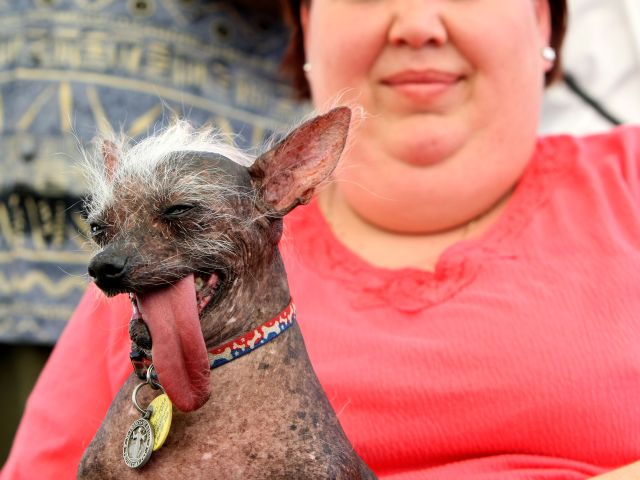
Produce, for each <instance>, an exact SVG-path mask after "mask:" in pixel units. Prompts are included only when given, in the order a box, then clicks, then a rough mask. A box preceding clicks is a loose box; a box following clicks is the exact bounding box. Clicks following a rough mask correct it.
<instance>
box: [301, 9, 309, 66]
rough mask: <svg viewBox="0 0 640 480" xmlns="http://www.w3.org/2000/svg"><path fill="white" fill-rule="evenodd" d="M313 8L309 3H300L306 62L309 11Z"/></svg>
mask: <svg viewBox="0 0 640 480" xmlns="http://www.w3.org/2000/svg"><path fill="white" fill-rule="evenodd" d="M310 8H311V3H309V2H304V1H302V2H300V25H301V26H302V41H303V47H304V52H305V55H304V58H305V61H306V58H307V38H309V9H310Z"/></svg>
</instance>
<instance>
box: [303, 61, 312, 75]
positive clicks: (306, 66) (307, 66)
mask: <svg viewBox="0 0 640 480" xmlns="http://www.w3.org/2000/svg"><path fill="white" fill-rule="evenodd" d="M302 70H304V73H309V72H310V71H311V64H310V63H309V62H304V64H303V65H302Z"/></svg>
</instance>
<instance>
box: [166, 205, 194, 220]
mask: <svg viewBox="0 0 640 480" xmlns="http://www.w3.org/2000/svg"><path fill="white" fill-rule="evenodd" d="M192 208H193V205H172V206H171V207H169V208H167V209H166V210H165V211H164V214H163V215H164V216H165V217H173V218H176V217H181V216H182V215H184V214H185V213H187V212H188V211H189V210H191V209H192Z"/></svg>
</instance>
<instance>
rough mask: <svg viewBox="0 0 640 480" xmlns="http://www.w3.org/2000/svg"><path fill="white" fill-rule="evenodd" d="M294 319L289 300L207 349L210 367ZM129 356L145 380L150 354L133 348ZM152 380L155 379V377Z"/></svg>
mask: <svg viewBox="0 0 640 480" xmlns="http://www.w3.org/2000/svg"><path fill="white" fill-rule="evenodd" d="M295 319H296V307H295V305H294V304H293V300H290V301H289V305H287V306H286V307H285V309H284V310H282V311H281V312H280V313H279V314H278V315H276V316H275V317H273V318H272V319H270V320H267V321H266V322H264V323H263V324H262V325H260V326H258V327H257V328H255V329H253V330H251V331H249V332H245V333H244V334H242V335H240V336H239V337H237V338H235V339H233V340H230V341H228V342H226V343H223V344H222V345H219V346H217V347H214V348H212V349H210V350H208V355H209V366H210V368H211V369H212V370H213V369H214V368H218V367H221V366H222V365H224V364H226V363H229V362H231V361H233V360H235V359H236V358H240V357H242V356H243V355H246V354H247V353H251V352H252V351H254V350H255V349H256V348H259V347H261V346H262V345H264V344H266V343H268V342H270V341H271V340H273V339H275V338H276V337H278V336H279V335H280V334H281V333H283V332H284V331H286V330H287V329H288V328H289V327H290V326H291V325H293V322H294V321H295ZM129 358H130V359H131V364H132V365H133V371H134V372H135V374H136V375H137V376H138V378H140V379H141V380H145V379H146V378H147V370H148V368H149V367H150V366H151V364H152V363H153V362H152V359H151V356H150V355H147V354H146V353H145V352H144V351H143V350H141V349H133V350H132V351H131V352H130V353H129ZM152 376H155V372H153V373H152ZM154 380H156V381H157V378H156V379H154Z"/></svg>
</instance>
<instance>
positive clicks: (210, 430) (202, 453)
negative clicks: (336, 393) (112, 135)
mask: <svg viewBox="0 0 640 480" xmlns="http://www.w3.org/2000/svg"><path fill="white" fill-rule="evenodd" d="M349 119H350V111H349V110H348V109H346V108H341V109H336V110H333V111H332V112H330V113H328V114H327V115H325V116H323V117H317V118H316V119H314V120H312V121H310V122H307V123H306V124H304V125H303V126H301V127H300V128H299V129H297V130H296V131H295V132H293V133H292V134H291V135H290V136H289V137H287V139H285V140H284V141H283V142H281V143H280V144H279V145H277V146H276V147H275V148H274V149H272V150H271V151H269V152H267V153H266V154H265V155H263V156H262V157H260V158H259V159H258V160H257V161H256V162H255V163H254V165H253V166H252V167H251V168H249V169H247V168H245V167H241V166H238V165H237V164H234V163H233V162H231V161H229V160H226V159H224V158H222V157H220V156H211V155H208V154H200V153H193V154H192V155H190V156H189V158H188V161H185V158H182V159H181V160H180V161H181V165H182V166H183V167H184V169H185V172H186V171H187V170H192V171H193V169H197V170H198V171H209V172H211V173H210V175H206V176H203V177H202V178H203V181H207V182H220V183H225V184H227V185H228V186H230V187H233V188H231V189H230V190H229V191H233V189H234V188H235V189H236V190H238V189H237V187H240V190H244V191H247V190H250V191H252V192H254V195H253V197H254V198H253V200H252V199H251V196H247V195H232V194H229V195H228V196H227V198H225V199H224V201H222V202H221V201H220V200H219V199H218V200H216V202H217V204H216V205H215V206H211V205H210V204H211V200H210V199H207V198H203V199H202V204H203V205H205V204H206V205H209V206H210V207H212V208H215V209H216V210H218V211H228V212H229V213H233V214H234V215H236V216H238V217H240V218H244V219H246V218H258V219H257V220H256V221H254V222H237V221H236V222H234V221H231V220H229V221H225V220H224V219H223V218H218V220H217V224H216V225H205V226H204V227H205V228H200V229H199V232H196V231H195V229H193V230H189V226H188V225H187V226H186V227H184V228H183V229H182V230H183V231H182V232H180V233H177V231H176V230H175V229H174V230H172V228H173V227H171V228H170V226H168V225H167V224H166V222H162V221H158V219H157V218H155V217H154V215H156V214H155V213H154V211H155V208H156V206H155V205H153V204H151V199H149V198H146V197H145V190H146V189H145V188H144V186H142V185H137V186H136V185H129V186H128V187H132V188H126V189H124V188H123V189H122V191H120V192H116V202H115V206H114V207H113V208H111V209H110V211H108V212H105V219H106V220H108V221H107V223H108V224H109V225H110V226H111V227H110V228H111V229H112V230H111V231H105V233H104V235H103V238H102V240H101V243H102V246H103V247H105V246H109V245H110V243H116V244H117V243H118V241H117V239H118V238H119V234H120V233H121V232H118V231H115V230H117V229H118V226H119V225H124V224H125V223H126V224H127V225H129V226H135V227H132V228H134V230H136V231H129V232H127V235H126V238H127V242H126V243H127V248H128V252H129V254H130V255H135V254H139V255H142V257H144V254H145V253H146V254H149V253H150V254H152V255H151V257H152V258H153V259H154V261H153V262H147V263H146V264H145V263H144V262H142V261H140V259H139V258H138V261H137V263H136V267H135V268H132V269H131V271H128V272H127V275H126V278H124V279H122V280H121V285H120V286H118V288H116V286H114V285H110V286H109V287H108V288H104V289H105V290H106V292H107V293H108V294H113V293H116V292H117V291H122V290H126V291H142V290H144V289H145V288H150V284H152V283H154V282H156V283H158V284H163V283H165V284H166V283H167V282H170V281H171V279H172V278H173V279H175V278H176V276H185V275H187V274H188V273H191V272H193V271H203V270H207V269H209V270H211V269H217V270H223V271H224V272H225V275H226V282H225V285H224V287H223V290H222V292H221V294H220V297H219V298H218V299H217V301H216V302H215V303H214V304H213V305H209V306H208V307H207V308H205V310H204V311H203V312H201V315H200V321H201V325H202V331H203V335H204V339H205V342H206V344H207V347H213V346H216V345H218V344H220V343H222V342H224V341H227V340H230V339H231V338H234V337H236V336H238V335H240V334H242V333H244V332H245V331H248V330H251V329H252V328H254V327H255V326H257V325H259V324H260V323H262V322H263V321H265V320H266V319H269V318H272V317H273V316H275V315H276V314H277V313H278V312H280V311H281V310H282V309H283V308H284V307H285V306H286V305H287V303H288V301H289V288H288V284H287V277H286V273H285V270H284V266H283V263H282V260H281V258H280V255H279V253H278V249H277V242H278V240H279V238H280V235H281V229H282V220H281V217H282V216H283V215H284V214H286V213H287V212H288V211H290V210H291V209H292V208H294V207H295V206H296V205H297V204H299V203H306V202H307V201H308V200H309V199H310V197H311V196H312V194H313V192H314V188H315V187H316V186H317V184H318V183H319V182H320V181H322V180H324V179H325V178H326V177H327V176H328V175H329V174H330V173H331V171H332V170H333V168H334V167H335V164H336V162H337V161H338V158H339V156H340V153H341V151H342V149H343V147H344V143H345V139H346V135H347V131H348V126H349ZM168 161H171V160H168ZM212 165H215V168H210V167H211V166H212ZM180 168H182V167H180ZM179 200H180V199H176V201H175V203H180V201H179ZM194 214H196V213H195V212H194ZM134 216H135V217H137V218H135V221H130V220H132V217H134ZM204 218H205V217H202V218H198V219H196V220H195V221H194V224H196V223H198V222H202V221H204V220H203V219H204ZM125 220H128V221H127V222H125ZM200 227H202V225H200ZM113 229H115V230H113ZM214 231H215V232H218V233H216V234H219V232H220V231H224V232H225V233H227V236H228V237H229V238H231V239H233V243H234V244H235V245H234V246H235V249H234V251H235V253H234V254H229V255H227V256H225V255H221V256H220V258H209V259H203V258H202V256H199V255H194V254H193V252H192V251H191V249H193V248H195V247H194V246H193V244H194V242H193V240H194V239H195V240H197V239H198V238H197V237H198V235H207V234H213V233H212V232H214ZM187 233H188V235H186V234H187ZM187 236H188V237H189V238H186V239H185V237H187ZM187 240H188V241H189V242H190V244H189V246H187V244H186V243H185V242H186V241H187ZM195 245H197V241H196V242H195ZM121 248H125V247H124V246H122V245H121ZM103 251H104V250H103ZM184 252H186V254H185V253H184ZM175 256H178V257H179V264H180V267H179V268H178V270H177V271H176V269H175V268H174V269H173V271H171V272H165V271H162V266H163V265H164V263H163V262H162V259H163V258H170V257H171V258H173V257H175ZM194 259H197V260H194ZM134 260H135V259H133V260H130V261H131V262H132V263H135V262H134ZM173 263H174V264H175V262H173ZM158 269H160V270H158ZM98 285H100V284H99V282H98ZM300 314H301V315H304V312H300ZM230 317H235V318H237V319H239V320H238V321H236V322H234V323H231V324H229V323H227V322H226V320H227V319H229V318H230ZM151 340H152V339H151ZM123 361H126V359H123ZM138 383H140V380H138V379H137V378H136V377H135V376H134V375H133V374H132V375H131V376H130V377H129V379H128V380H127V381H126V383H125V384H124V386H123V387H122V388H121V390H120V392H119V393H118V395H117V397H116V398H115V400H114V402H113V404H112V405H111V407H110V409H109V411H108V413H107V416H106V418H105V419H104V421H103V423H102V425H101V427H100V429H99V431H98V433H97V434H96V436H95V437H94V439H93V441H92V442H91V444H90V445H89V447H88V448H87V450H86V452H85V454H84V456H83V458H82V460H81V462H80V465H79V468H78V478H82V479H95V478H100V479H118V480H121V479H129V478H136V479H137V478H154V479H158V478H173V479H178V478H190V479H198V478H207V479H236V478H238V479H240V478H242V479H265V478H269V479H360V478H367V479H369V478H375V477H374V475H373V474H372V473H371V471H370V470H369V469H368V468H367V467H366V465H365V464H364V463H363V462H362V460H361V459H360V458H359V457H358V455H357V454H356V453H355V452H354V451H353V448H352V446H351V445H350V443H349V441H348V440H347V438H346V437H345V434H344V432H343V430H342V428H341V427H340V424H339V422H338V419H337V417H336V415H335V413H334V411H333V410H332V408H331V406H330V404H329V402H328V401H327V398H326V397H325V394H324V392H323V390H322V388H321V386H320V384H319V382H318V379H317V377H316V375H315V373H314V371H313V368H312V367H311V364H310V362H309V358H308V356H307V353H306V350H305V346H304V342H303V339H302V336H301V333H300V330H299V328H298V326H297V325H296V324H294V325H293V326H292V327H291V328H290V329H289V330H287V331H286V332H285V333H283V334H282V335H280V336H279V337H278V338H276V339H275V340H273V341H272V342H270V343H268V344H266V345H264V346H263V347H261V348H258V349H257V350H255V351H254V352H252V353H251V354H249V355H245V356H244V357H241V358H239V359H237V360H234V361H233V362H231V363H229V364H227V365H224V366H222V367H221V368H217V369H215V370H212V371H211V374H210V387H211V392H212V393H211V397H210V399H209V400H208V402H207V403H206V404H205V405H204V406H203V407H202V408H200V409H198V410H196V411H193V412H190V413H181V412H179V411H177V410H176V409H175V408H174V417H173V422H172V427H171V430H170V433H169V437H168V439H167V441H166V443H165V445H164V446H163V447H162V448H161V449H160V450H158V451H157V452H154V453H153V455H152V457H151V460H150V461H149V463H148V464H147V465H146V466H145V467H143V468H142V469H137V470H132V469H130V468H128V467H127V466H126V465H125V463H124V460H123V458H122V443H123V440H124V437H125V434H126V432H127V430H128V428H129V426H130V425H131V423H132V422H133V421H134V420H136V419H137V418H139V417H140V414H139V413H138V412H137V411H136V410H135V409H134V408H133V406H132V402H131V392H132V390H133V388H134V386H135V385H137V384H138ZM155 395H156V393H155V392H153V391H152V390H151V389H150V388H148V387H144V388H142V390H141V392H140V395H139V397H138V398H139V401H140V403H141V404H142V405H147V404H148V403H149V402H150V401H151V399H152V398H153V397H154V396H155Z"/></svg>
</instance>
